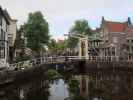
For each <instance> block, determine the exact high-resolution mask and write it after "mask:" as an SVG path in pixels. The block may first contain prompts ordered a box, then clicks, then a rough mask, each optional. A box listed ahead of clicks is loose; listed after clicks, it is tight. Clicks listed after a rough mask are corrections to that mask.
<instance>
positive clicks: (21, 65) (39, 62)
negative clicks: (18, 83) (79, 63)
mask: <svg viewBox="0 0 133 100" xmlns="http://www.w3.org/2000/svg"><path fill="white" fill-rule="evenodd" d="M82 59H84V60H86V61H90V62H114V61H115V62H119V57H118V56H89V57H86V56H82V57H79V56H57V57H52V56H50V57H40V58H36V59H32V60H27V61H22V62H18V63H14V64H10V65H9V67H8V68H9V70H14V69H15V68H17V69H25V68H30V67H34V66H40V65H43V64H52V63H63V62H66V61H74V60H82Z"/></svg>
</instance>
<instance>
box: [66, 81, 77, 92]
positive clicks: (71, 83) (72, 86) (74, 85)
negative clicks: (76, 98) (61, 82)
mask: <svg viewBox="0 0 133 100" xmlns="http://www.w3.org/2000/svg"><path fill="white" fill-rule="evenodd" d="M68 85H69V90H70V92H71V93H73V94H77V92H78V89H79V82H78V81H77V80H76V79H70V80H69V82H68Z"/></svg>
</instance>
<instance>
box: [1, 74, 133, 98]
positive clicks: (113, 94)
mask: <svg viewBox="0 0 133 100" xmlns="http://www.w3.org/2000/svg"><path fill="white" fill-rule="evenodd" d="M64 79H65V80H64ZM64 79H56V80H52V81H49V80H46V79H44V80H43V79H38V80H34V81H30V82H24V83H14V84H7V85H5V86H0V100H64V99H66V98H69V97H70V98H76V99H71V100H84V99H83V98H82V99H79V98H81V97H78V96H79V95H81V96H83V97H85V100H86V99H87V100H88V99H89V100H132V98H133V78H132V77H131V76H130V75H127V76H126V74H123V76H121V75H117V74H116V75H113V76H112V75H111V76H108V77H107V75H106V76H100V75H99V74H98V75H95V73H94V75H66V76H65V75H64ZM75 79H76V80H77V81H78V82H77V81H75ZM70 80H71V81H70ZM70 88H71V89H70ZM72 93H73V94H72ZM77 97H78V99H77Z"/></svg>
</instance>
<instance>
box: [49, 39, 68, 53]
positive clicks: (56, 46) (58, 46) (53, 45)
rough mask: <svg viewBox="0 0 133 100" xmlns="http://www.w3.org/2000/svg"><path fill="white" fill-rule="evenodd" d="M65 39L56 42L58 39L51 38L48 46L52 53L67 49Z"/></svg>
mask: <svg viewBox="0 0 133 100" xmlns="http://www.w3.org/2000/svg"><path fill="white" fill-rule="evenodd" d="M65 45H66V44H65V41H64V42H56V40H54V39H51V40H50V42H49V44H48V48H49V51H50V52H51V53H54V54H55V53H59V52H64V49H65Z"/></svg>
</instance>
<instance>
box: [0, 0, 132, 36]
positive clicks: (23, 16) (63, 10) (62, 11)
mask: <svg viewBox="0 0 133 100" xmlns="http://www.w3.org/2000/svg"><path fill="white" fill-rule="evenodd" d="M0 4H1V5H2V7H3V8H7V10H8V11H9V13H10V15H11V16H12V17H13V18H16V19H18V20H19V21H18V24H19V25H20V24H23V23H24V22H25V21H26V20H27V17H28V13H29V12H34V11H38V10H39V11H41V12H42V13H43V14H44V16H45V18H46V19H47V20H48V22H49V25H50V32H51V34H52V35H53V36H54V37H56V38H58V36H61V35H63V33H67V32H68V31H69V29H70V27H71V26H72V24H73V22H74V21H75V20H77V19H83V18H85V19H87V20H88V21H89V23H90V26H91V27H93V28H94V27H96V26H99V24H100V21H101V17H102V16H105V18H106V19H108V20H118V21H125V20H126V18H127V17H128V16H131V17H133V6H132V5H133V0H0Z"/></svg>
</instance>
